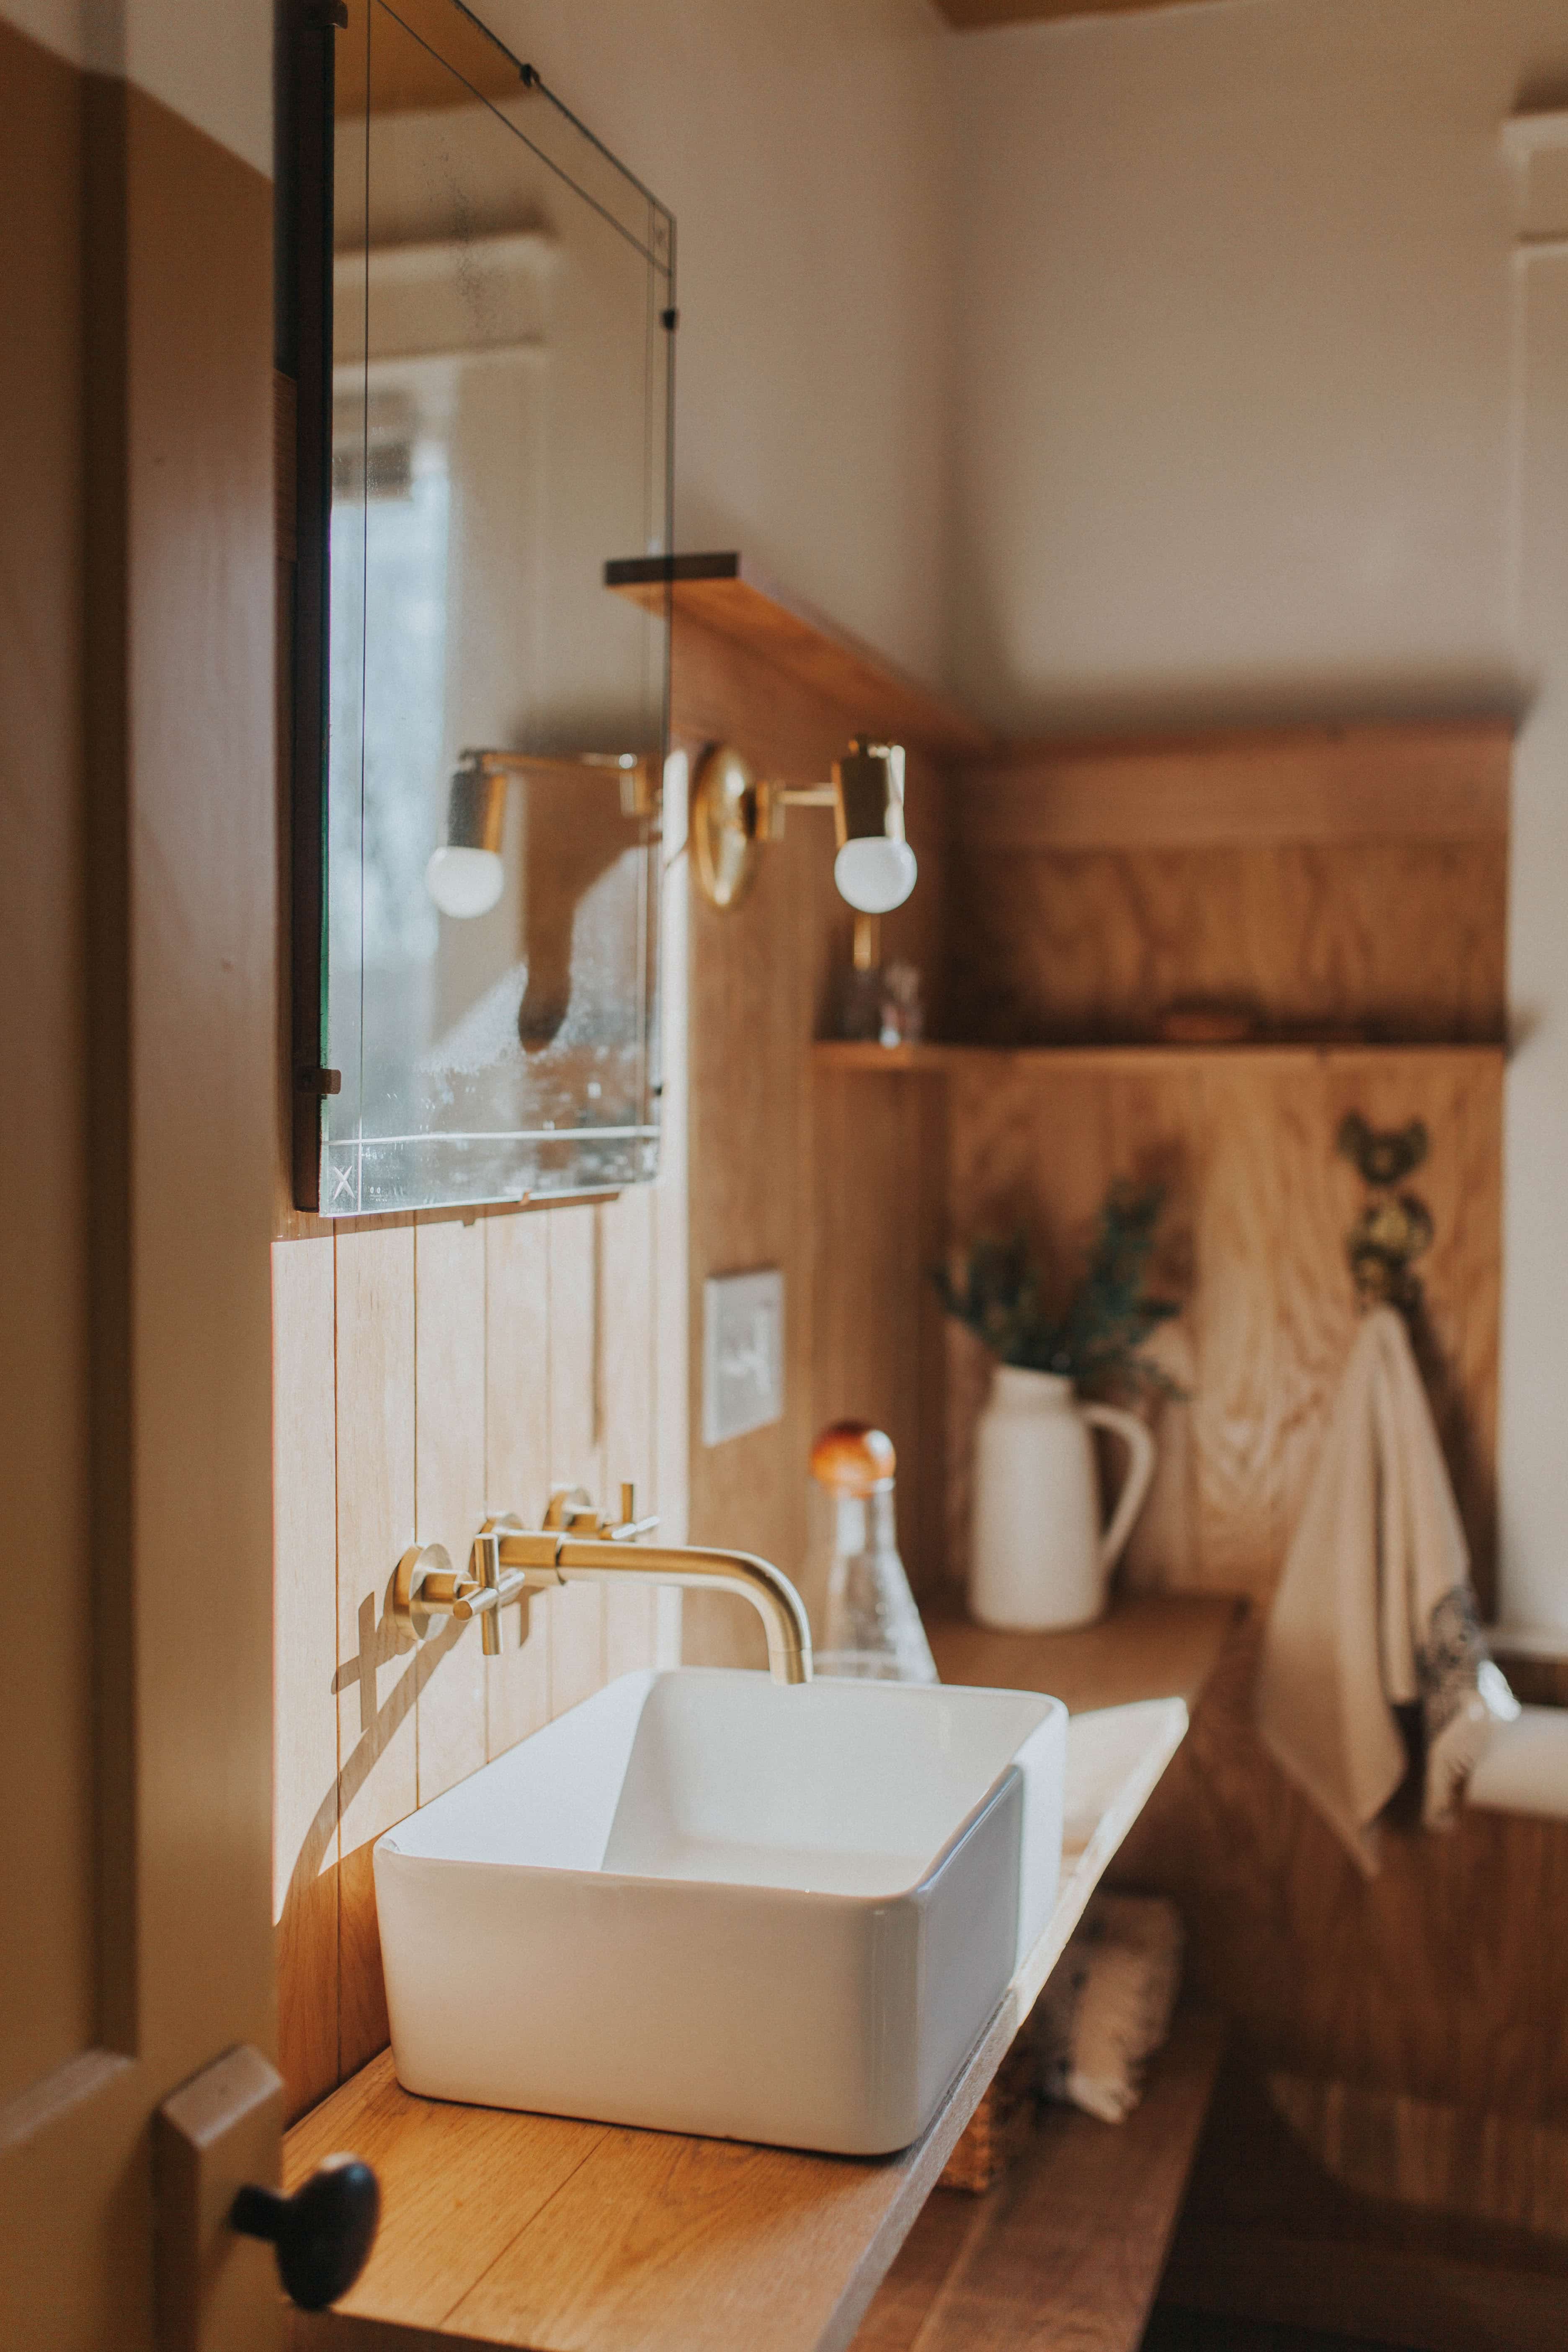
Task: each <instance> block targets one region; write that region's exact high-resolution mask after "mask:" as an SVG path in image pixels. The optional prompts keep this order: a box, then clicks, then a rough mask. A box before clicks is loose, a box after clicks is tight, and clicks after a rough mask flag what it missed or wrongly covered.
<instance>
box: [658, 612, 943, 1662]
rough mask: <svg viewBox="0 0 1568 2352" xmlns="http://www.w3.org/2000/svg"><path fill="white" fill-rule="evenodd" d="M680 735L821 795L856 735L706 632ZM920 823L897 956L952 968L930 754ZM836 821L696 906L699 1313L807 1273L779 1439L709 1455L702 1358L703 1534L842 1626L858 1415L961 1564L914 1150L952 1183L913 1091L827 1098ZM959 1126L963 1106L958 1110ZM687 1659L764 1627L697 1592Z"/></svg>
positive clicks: (695, 1495)
mask: <svg viewBox="0 0 1568 2352" xmlns="http://www.w3.org/2000/svg"><path fill="white" fill-rule="evenodd" d="M673 697H674V714H675V730H676V737H677V740H678V742H679V745H680V746H681V747H682V748H683V749H684V750H685V751H687V752H688V753H689V757H690V758H691V760H692V762H693V764H695V761H696V760H697V758H698V757H699V756H700V752H701V751H702V749H703V747H704V746H705V745H706V744H709V743H711V742H716V741H732V742H734V743H735V744H736V745H737V746H738V748H739V749H740V750H741V751H742V753H743V755H744V756H745V758H746V759H747V760H748V761H749V762H750V763H751V765H752V769H753V771H754V772H756V773H758V774H761V775H767V776H771V777H773V778H775V779H777V780H779V781H780V782H786V783H806V782H811V781H813V780H814V779H819V778H820V777H822V776H824V775H825V774H826V772H827V767H828V764H829V762H830V761H832V760H833V759H834V758H835V757H836V756H837V753H839V752H840V751H842V750H843V749H844V744H845V740H846V736H847V731H848V725H849V724H853V723H854V722H853V721H848V722H847V718H846V710H845V708H844V706H843V705H842V704H841V703H840V702H837V701H836V700H834V699H832V698H829V697H828V696H827V695H826V694H822V693H817V692H812V691H807V690H806V688H805V686H804V685H803V683H802V682H801V680H800V678H799V677H796V676H795V675H794V674H793V673H791V672H790V671H789V670H787V669H784V668H780V667H778V666H777V664H776V663H774V662H773V661H772V660H770V659H768V658H766V657H765V656H764V655H763V653H762V652H760V651H758V650H757V649H756V647H754V646H750V645H747V644H744V643H742V642H741V641H740V640H739V639H737V638H735V637H732V636H726V635H721V634H720V633H718V632H716V631H715V630H714V629H712V628H710V627H708V626H706V625H703V624H702V623H700V622H697V621H694V620H692V619H690V618H689V617H687V616H684V615H683V614H682V612H681V611H680V609H679V607H678V610H677V614H676V621H675V630H674V645H673ZM906 793H907V820H908V824H909V832H910V841H911V843H912V844H913V845H914V847H915V850H916V854H917V856H919V858H920V860H921V879H920V884H919V887H917V888H916V890H915V893H914V895H913V897H912V898H910V901H909V903H908V905H907V906H905V907H903V908H900V909H899V911H898V912H897V913H896V914H895V915H892V916H890V917H889V918H887V919H885V920H884V923H883V927H882V948H883V953H884V955H885V956H887V957H893V956H905V957H908V958H910V959H911V960H912V961H914V962H915V963H916V964H917V965H919V966H920V967H921V971H922V972H923V973H924V975H925V976H926V978H927V981H928V985H929V984H930V983H931V982H932V981H933V979H934V978H935V977H936V976H937V974H938V973H939V970H940V961H941V946H942V923H943V920H944V912H943V908H944V900H943V888H942V850H943V844H944V840H945V833H946V824H947V801H946V789H945V785H944V782H943V781H942V776H941V774H940V773H939V772H938V771H937V769H936V768H935V767H934V766H933V765H932V763H931V761H930V760H929V759H928V758H926V757H925V756H924V755H923V754H922V753H921V752H919V751H913V750H911V753H910V760H909V762H908V771H907V779H906ZM832 852H833V825H832V818H831V816H830V815H829V814H827V813H826V812H825V811H816V810H809V809H807V810H799V811H792V812H791V813H790V816H789V820H788V824H787V827H786V831H785V835H784V840H783V841H782V842H779V843H777V844H775V845H772V846H770V847H769V848H768V849H767V850H766V851H765V852H764V854H763V858H762V861H761V867H760V871H759V874H758V877H757V880H756V883H755V886H754V887H753V889H752V893H751V895H750V897H749V898H747V899H746V900H745V901H744V903H743V904H742V906H741V907H740V908H735V909H732V910H731V911H728V912H725V913H720V912H718V911H717V910H716V909H715V908H711V907H710V906H709V905H708V904H707V902H706V901H705V900H704V899H703V898H701V897H700V894H699V893H698V892H697V891H696V890H695V888H693V889H692V890H691V892H690V895H689V906H688V915H689V926H690V933H689V938H690V945H689V964H688V971H689V987H690V998H689V1021H688V1053H689V1070H688V1076H687V1083H688V1087H689V1113H688V1119H687V1139H688V1144H689V1177H688V1186H689V1223H688V1256H689V1266H688V1293H687V1296H688V1301H689V1317H690V1329H691V1331H692V1332H693V1333H699V1332H700V1330H701V1328H702V1327H701V1316H702V1285H703V1283H704V1281H705V1280H706V1278H707V1277H708V1276H710V1275H717V1274H728V1273H738V1272H742V1271H745V1270H746V1269H748V1268H752V1267H759V1266H767V1265H776V1266H778V1267H779V1268H780V1269H781V1270H782V1272H783V1274H784V1359H785V1379H784V1418H783V1420H782V1421H780V1422H778V1423H775V1424H773V1426H772V1427H770V1428H766V1429H761V1430H757V1431H753V1432H752V1433H749V1434H747V1435H745V1436H742V1437H738V1438H732V1439H730V1440H729V1441H728V1442H726V1443H725V1444H722V1445H719V1446H714V1447H708V1446H705V1445H703V1444H701V1443H700V1437H699V1436H698V1435H697V1433H699V1432H700V1428H701V1392H700V1391H701V1370H702V1368H701V1351H700V1347H699V1346H693V1347H692V1348H691V1349H690V1350H689V1379H690V1389H689V1414H690V1426H691V1429H692V1431H693V1444H692V1451H691V1469H690V1523H689V1524H690V1533H691V1538H692V1540H693V1541H713V1542H717V1541H723V1542H729V1543H740V1544H742V1545H744V1546H745V1547H746V1548H747V1549H751V1550H753V1551H758V1552H761V1553H762V1554H763V1556H764V1557H765V1558H767V1559H773V1560H775V1561H776V1562H777V1563H778V1564H779V1566H781V1567H782V1568H783V1569H784V1570H785V1572H786V1573H787V1574H789V1575H791V1576H793V1577H795V1578H796V1580H798V1581H799V1583H800V1585H801V1588H802V1591H803V1595H804V1597H805V1601H806V1604H807V1608H808V1610H810V1611H811V1612H814V1614H815V1617H816V1623H817V1626H818V1630H819V1632H820V1607H821V1601H822V1599H823V1590H822V1574H821V1564H820V1562H819V1561H817V1560H816V1559H815V1558H814V1556H813V1549H812V1544H811V1523H810V1519H809V1516H808V1498H809V1485H810V1481H809V1478H808V1475H807V1472H806V1460H807V1456H808V1454H809V1452H810V1448H811V1442H812V1439H813V1438H814V1436H815V1435H816V1431H817V1430H818V1429H819V1428H820V1427H821V1426H822V1425H823V1423H825V1422H826V1421H829V1420H832V1419H834V1418H837V1417H838V1416H840V1415H843V1414H846V1413H853V1414H855V1415H858V1417H860V1418H863V1419H873V1420H876V1421H879V1423H883V1424H884V1425H885V1426H887V1428H888V1430H889V1434H890V1435H891V1437H892V1439H893V1443H894V1444H895V1446H896V1447H897V1448H898V1450H899V1454H900V1465H901V1466H900V1541H901V1542H902V1544H903V1545H904V1547H905V1554H906V1561H907V1564H908V1566H909V1567H910V1573H911V1577H912V1578H913V1579H914V1580H915V1581H916V1582H917V1584H918V1583H920V1582H921V1581H922V1580H923V1581H925V1582H930V1581H931V1580H933V1579H934V1577H935V1576H936V1574H937V1573H938V1572H939V1570H940V1534H939V1528H940V1506H941V1486H940V1480H939V1477H938V1475H937V1472H936V1467H935V1463H936V1453H937V1433H938V1432H939V1431H940V1427H941V1415H942V1405H941V1391H940V1366H939V1365H938V1364H937V1363H936V1361H935V1360H934V1358H933V1354H932V1352H931V1349H930V1346H929V1344H928V1345H920V1344H913V1343H915V1342H916V1341H917V1337H918V1335H920V1334H923V1335H924V1339H925V1340H926V1341H927V1342H929V1341H930V1340H931V1339H933V1338H934V1337H935V1336H936V1322H935V1318H934V1316H933V1315H932V1313H931V1303H930V1302H928V1301H927V1300H926V1299H925V1298H924V1297H923V1296H922V1270H923V1267H924V1265H926V1264H928V1263H929V1262H930V1255H931V1251H932V1249H933V1248H934V1246H935V1243H936V1237H937V1229H936V1217H935V1206H936V1199H935V1192H934V1189H932V1188H928V1189H927V1190H926V1192H924V1193H923V1195H921V1194H920V1193H919V1192H918V1180H917V1184H916V1187H915V1190H916V1193H917V1197H916V1198H915V1199H914V1201H913V1202H912V1204H911V1203H910V1202H908V1201H907V1199H906V1198H904V1197H900V1201H899V1203H898V1207H897V1211H896V1213H895V1214H894V1215H892V1216H889V1213H888V1198H889V1195H888V1188H889V1185H891V1186H893V1187H895V1188H896V1189H897V1190H898V1191H899V1192H900V1195H907V1194H908V1193H909V1192H910V1189H911V1188H910V1186H909V1185H908V1184H907V1183H906V1181H905V1171H907V1170H908V1169H909V1167H910V1156H911V1154H912V1155H913V1156H914V1160H915V1164H916V1165H917V1166H918V1167H919V1168H921V1169H930V1170H931V1171H933V1175H934V1171H935V1170H936V1168H937V1167H938V1165H939V1163H938V1161H937V1160H936V1158H935V1143H934V1139H932V1138H931V1137H930V1136H928V1135H927V1134H926V1132H925V1130H924V1129H923V1127H922V1117H923V1113H922V1110H921V1108H919V1107H911V1106H910V1104H909V1103H908V1101H907V1100H906V1099H904V1098H903V1097H900V1095H899V1094H898V1092H897V1090H896V1089H892V1088H889V1089H888V1090H887V1091H886V1092H885V1093H880V1092H879V1090H878V1089H876V1088H875V1087H871V1088H864V1087H863V1088H861V1089H859V1090H858V1092H857V1093H853V1094H847V1095H846V1096H844V1097H836V1096H835V1095H834V1094H833V1092H832V1090H831V1089H828V1090H826V1093H825V1091H824V1089H823V1088H822V1087H820V1085H819V1083H818V1080H817V1074H816V1067H815V1063H814V1056H813V1039H814V1037H815V1036H816V1035H817V1034H821V1033H822V1032H823V1031H824V1030H826V1029H828V1028H830V1027H831V1026H832V1025H833V1023H834V1019H835V1013H836V998H837V990H838V988H839V987H840V986H841V984H842V980H843V976H844V975H845V973H846V972H847V970H848V965H849V949H850V931H851V925H852V918H851V915H850V911H849V909H848V908H847V906H846V905H845V904H844V902H843V900H842V899H841V898H839V897H838V895H837V891H836V890H835V888H834V887H833V855H832ZM937 1111H938V1116H939V1118H940V1106H938V1107H937ZM685 1618H686V1626H687V1652H686V1654H687V1655H688V1657H689V1658H691V1659H694V1660H696V1661H698V1662H700V1663H708V1664H726V1663H729V1664H751V1665H759V1664H762V1663H763V1655H764V1653H763V1643H762V1638H761V1634H760V1632H759V1631H758V1630H757V1629H756V1628H755V1626H754V1623H753V1622H752V1614H751V1612H748V1611H746V1610H744V1609H739V1608H737V1607H736V1606H735V1605H734V1603H733V1602H732V1601H725V1600H723V1599H720V1598H710V1597H708V1596H688V1598H687V1601H686V1607H685Z"/></svg>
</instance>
